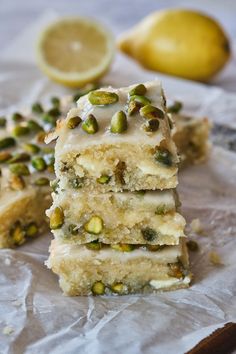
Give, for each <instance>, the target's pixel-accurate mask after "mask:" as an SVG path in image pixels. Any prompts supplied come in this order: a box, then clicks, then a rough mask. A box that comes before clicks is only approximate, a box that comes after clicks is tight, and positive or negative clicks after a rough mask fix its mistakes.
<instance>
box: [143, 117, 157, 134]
mask: <svg viewBox="0 0 236 354" xmlns="http://www.w3.org/2000/svg"><path fill="white" fill-rule="evenodd" d="M159 125H160V123H159V120H158V119H156V118H154V119H149V120H147V121H146V122H145V123H144V124H143V126H142V127H143V129H144V130H145V131H146V132H150V133H153V132H156V131H157V130H158V129H159Z"/></svg>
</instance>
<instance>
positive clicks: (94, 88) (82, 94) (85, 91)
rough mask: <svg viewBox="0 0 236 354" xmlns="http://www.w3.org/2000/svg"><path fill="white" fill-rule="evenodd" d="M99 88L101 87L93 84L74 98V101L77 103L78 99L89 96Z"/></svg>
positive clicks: (81, 90)
mask: <svg viewBox="0 0 236 354" xmlns="http://www.w3.org/2000/svg"><path fill="white" fill-rule="evenodd" d="M98 88H99V85H98V84H96V83H91V84H88V85H86V87H85V88H83V89H80V90H79V91H78V92H77V93H76V94H75V95H74V97H73V101H74V102H77V101H78V99H79V98H80V97H82V96H84V95H87V94H88V93H89V92H91V91H94V90H97V89H98Z"/></svg>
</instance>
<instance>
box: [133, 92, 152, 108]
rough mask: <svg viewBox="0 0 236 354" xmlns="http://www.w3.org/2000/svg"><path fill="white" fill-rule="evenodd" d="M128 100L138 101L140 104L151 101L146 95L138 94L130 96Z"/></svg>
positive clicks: (146, 103) (144, 104) (143, 104)
mask: <svg viewBox="0 0 236 354" xmlns="http://www.w3.org/2000/svg"><path fill="white" fill-rule="evenodd" d="M130 101H135V102H138V103H139V104H140V105H141V106H146V105H148V104H150V103H151V101H150V100H149V99H148V98H147V97H145V96H140V95H133V96H131V97H130Z"/></svg>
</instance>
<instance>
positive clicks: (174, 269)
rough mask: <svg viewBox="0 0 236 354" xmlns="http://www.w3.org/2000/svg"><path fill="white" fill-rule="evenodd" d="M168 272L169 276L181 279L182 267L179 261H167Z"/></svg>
mask: <svg viewBox="0 0 236 354" xmlns="http://www.w3.org/2000/svg"><path fill="white" fill-rule="evenodd" d="M168 266H169V272H168V275H169V276H170V277H174V278H178V279H182V278H183V277H184V269H183V266H182V264H181V263H180V262H178V263H169V264H168Z"/></svg>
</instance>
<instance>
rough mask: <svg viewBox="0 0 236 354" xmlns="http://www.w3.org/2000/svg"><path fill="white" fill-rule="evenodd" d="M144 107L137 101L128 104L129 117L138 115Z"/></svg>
mask: <svg viewBox="0 0 236 354" xmlns="http://www.w3.org/2000/svg"><path fill="white" fill-rule="evenodd" d="M141 107H142V105H141V104H140V103H139V102H136V101H130V102H129V103H128V115H129V116H132V115H133V114H135V113H137V112H138V111H139V110H140V108H141Z"/></svg>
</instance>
